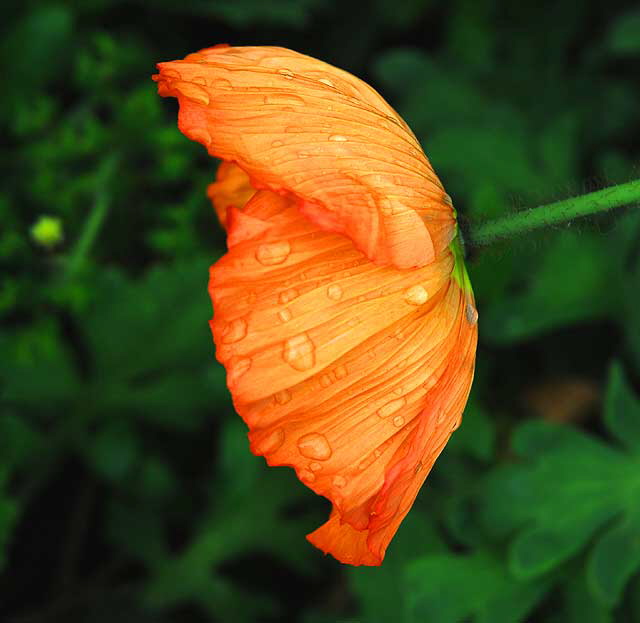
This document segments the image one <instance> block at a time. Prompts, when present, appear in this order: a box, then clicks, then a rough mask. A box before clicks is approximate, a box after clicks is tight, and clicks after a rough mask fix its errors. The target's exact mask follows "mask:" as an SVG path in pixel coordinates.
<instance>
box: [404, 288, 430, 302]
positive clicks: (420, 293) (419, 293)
mask: <svg viewBox="0 0 640 623" xmlns="http://www.w3.org/2000/svg"><path fill="white" fill-rule="evenodd" d="M428 298H429V294H428V293H427V291H426V290H425V289H424V288H423V287H422V286H412V287H411V288H409V289H408V290H407V291H406V292H405V293H404V300H405V301H407V303H409V305H423V304H424V303H426V302H427V299H428Z"/></svg>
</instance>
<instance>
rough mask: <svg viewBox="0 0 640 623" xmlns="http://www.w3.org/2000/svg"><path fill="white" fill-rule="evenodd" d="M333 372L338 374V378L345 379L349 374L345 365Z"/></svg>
mask: <svg viewBox="0 0 640 623" xmlns="http://www.w3.org/2000/svg"><path fill="white" fill-rule="evenodd" d="M333 373H334V374H335V375H336V378H337V379H343V378H344V377H345V376H347V369H346V368H345V367H344V366H338V367H337V368H336V369H335V370H334V371H333Z"/></svg>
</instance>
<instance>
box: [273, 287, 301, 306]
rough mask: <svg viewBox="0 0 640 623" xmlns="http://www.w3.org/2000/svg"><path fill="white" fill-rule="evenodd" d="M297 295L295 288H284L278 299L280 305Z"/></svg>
mask: <svg viewBox="0 0 640 623" xmlns="http://www.w3.org/2000/svg"><path fill="white" fill-rule="evenodd" d="M297 296H298V291H297V290H296V289H295V288H290V289H289V290H285V291H284V292H281V293H280V296H279V297H278V301H280V305H286V304H287V303H288V302H289V301H293V299H295V298H296V297H297Z"/></svg>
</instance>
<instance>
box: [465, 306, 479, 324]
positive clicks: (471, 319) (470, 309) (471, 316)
mask: <svg viewBox="0 0 640 623" xmlns="http://www.w3.org/2000/svg"><path fill="white" fill-rule="evenodd" d="M465 315H466V317H467V322H468V323H469V324H476V322H478V310H477V309H476V308H475V307H474V306H473V304H472V303H467V307H466V308H465Z"/></svg>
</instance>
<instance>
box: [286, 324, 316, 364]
mask: <svg viewBox="0 0 640 623" xmlns="http://www.w3.org/2000/svg"><path fill="white" fill-rule="evenodd" d="M282 356H283V358H284V360H285V361H286V362H287V363H288V364H289V365H290V366H291V367H292V368H293V369H294V370H298V371H303V370H309V369H310V368H313V366H314V364H315V347H314V345H313V342H312V341H311V338H310V337H309V336H308V335H307V334H306V333H301V334H300V335H296V336H294V337H290V338H289V339H288V340H287V341H286V342H285V343H284V352H283V353H282Z"/></svg>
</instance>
